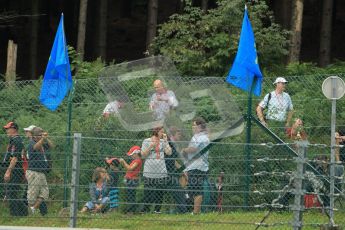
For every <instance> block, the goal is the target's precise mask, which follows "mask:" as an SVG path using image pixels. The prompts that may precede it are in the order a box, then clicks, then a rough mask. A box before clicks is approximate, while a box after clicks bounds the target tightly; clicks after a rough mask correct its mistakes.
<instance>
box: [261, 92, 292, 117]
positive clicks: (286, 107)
mask: <svg viewBox="0 0 345 230" xmlns="http://www.w3.org/2000/svg"><path fill="white" fill-rule="evenodd" d="M268 97H269V94H266V96H265V97H264V99H263V100H262V101H261V102H260V103H259V106H260V107H261V108H266V106H267V107H268V108H267V113H266V117H265V118H266V119H267V120H275V121H281V122H284V121H286V115H287V113H288V111H290V110H293V105H292V101H291V98H290V95H289V94H288V93H285V92H283V93H281V94H277V93H276V91H272V92H271V99H270V101H268Z"/></svg>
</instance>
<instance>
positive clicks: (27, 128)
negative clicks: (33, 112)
mask: <svg viewBox="0 0 345 230" xmlns="http://www.w3.org/2000/svg"><path fill="white" fill-rule="evenodd" d="M34 128H36V125H30V126H29V127H26V128H24V131H29V132H32V130H33V129H34Z"/></svg>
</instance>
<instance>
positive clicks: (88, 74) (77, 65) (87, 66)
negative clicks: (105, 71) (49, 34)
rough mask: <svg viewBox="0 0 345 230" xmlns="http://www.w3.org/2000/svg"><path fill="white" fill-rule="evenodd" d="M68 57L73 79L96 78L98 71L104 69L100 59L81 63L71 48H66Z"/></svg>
mask: <svg viewBox="0 0 345 230" xmlns="http://www.w3.org/2000/svg"><path fill="white" fill-rule="evenodd" d="M68 55H69V57H70V59H71V63H70V64H71V71H72V72H73V71H75V75H74V76H73V78H74V79H85V78H97V77H98V74H99V72H100V70H101V69H102V68H104V67H105V63H104V62H102V60H101V58H97V59H96V60H95V61H92V62H87V61H83V60H82V59H81V57H80V54H79V53H77V51H76V50H75V49H74V48H73V47H72V46H68Z"/></svg>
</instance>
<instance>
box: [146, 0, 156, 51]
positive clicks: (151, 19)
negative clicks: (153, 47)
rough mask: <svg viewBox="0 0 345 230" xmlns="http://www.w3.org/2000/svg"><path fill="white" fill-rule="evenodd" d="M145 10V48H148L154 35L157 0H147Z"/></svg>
mask: <svg viewBox="0 0 345 230" xmlns="http://www.w3.org/2000/svg"><path fill="white" fill-rule="evenodd" d="M147 12H148V14H147V15H148V16H147V32H146V50H149V47H150V44H151V43H152V41H153V39H154V38H155V36H156V30H157V13H158V0H149V2H148V8H147Z"/></svg>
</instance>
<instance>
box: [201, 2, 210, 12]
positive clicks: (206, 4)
mask: <svg viewBox="0 0 345 230" xmlns="http://www.w3.org/2000/svg"><path fill="white" fill-rule="evenodd" d="M201 9H202V10H203V11H204V12H206V11H207V9H208V0H202V1H201Z"/></svg>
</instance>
